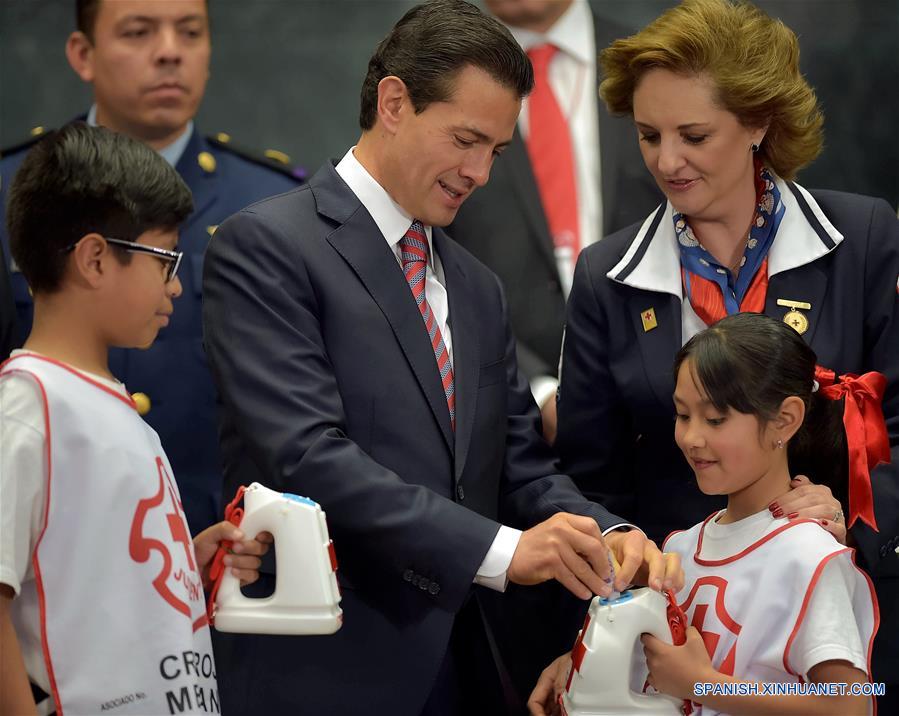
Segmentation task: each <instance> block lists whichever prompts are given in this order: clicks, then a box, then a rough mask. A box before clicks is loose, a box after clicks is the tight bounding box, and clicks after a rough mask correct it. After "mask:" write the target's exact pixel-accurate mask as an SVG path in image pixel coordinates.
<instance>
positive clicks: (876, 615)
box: [783, 547, 880, 716]
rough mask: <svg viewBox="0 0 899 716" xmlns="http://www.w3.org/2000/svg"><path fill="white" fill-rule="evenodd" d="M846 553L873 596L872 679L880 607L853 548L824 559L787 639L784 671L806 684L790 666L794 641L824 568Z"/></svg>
mask: <svg viewBox="0 0 899 716" xmlns="http://www.w3.org/2000/svg"><path fill="white" fill-rule="evenodd" d="M846 552H848V553H849V557H850V559H851V560H852V566H853V567H855V569H856V571H857V572H858V573H859V574H861V575H862V576H863V577H864V578H865V584H867V585H868V591H869V593H870V596H871V606H872V608H873V610H874V627H873V628H872V629H871V636H870V638H869V639H868V648H867V650H866V653H865V660H866V670H867V674H866V675H867V677H868V679H869V680H871V679H872V675H871V654H872V652H873V651H874V637H875V636H876V635H877V631H878V630H879V629H880V605H879V604H878V603H877V594H876V592H875V591H874V583H873V582H872V581H871V578H870V577H869V576H868V574H867V573H866V572H865V571H864V570H863V569H859V566H858V564H856V561H855V555H856V551H855V550H854V549H852V548H851V547H846V548H845V549H841V550H840V551H838V552H834V553H833V554H830V555H828V556H827V557H825V558H824V559H822V560H821V563H820V564H819V565H818V566H817V568H816V569H815V573H814V574H813V575H812V579H811V581H810V582H809V586H808V589H807V590H806V592H805V597H804V598H803V600H802V608H801V609H800V610H799V616H798V617H797V618H796V624H795V626H794V627H793V630H792V631H791V632H790V637H789V639H787V644H786V646H785V647H784V653H783V665H784V669H786V670H787V673H789V674H793V676H796V677H797V678H798V679H799V680H800V681H802V682H805V679H803V678H802V676H800V675H799V674H797V673H796V672H795V671H794V670H793V669H792V668H790V665H789V662H788V655H789V653H790V647H792V646H793V641H794V640H795V638H796V635H797V634H798V633H799V628H800V627H801V626H802V620H803V619H804V618H805V612H806V609H807V608H808V603H809V601H811V597H812V593H813V592H814V591H815V586H816V585H817V583H818V579H819V578H820V576H821V573H822V572H823V571H824V567H826V566H827V563H828V562H830V560H831V559H833V558H834V557H837V556H838V555H841V554H845V553H846ZM871 702H872V703H873V704H874V710H873V712H872V713H873V714H875V716H876V714H877V699H875V698H874V697H873V696H872V697H871Z"/></svg>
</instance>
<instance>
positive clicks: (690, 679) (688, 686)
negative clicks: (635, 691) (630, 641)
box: [640, 626, 717, 699]
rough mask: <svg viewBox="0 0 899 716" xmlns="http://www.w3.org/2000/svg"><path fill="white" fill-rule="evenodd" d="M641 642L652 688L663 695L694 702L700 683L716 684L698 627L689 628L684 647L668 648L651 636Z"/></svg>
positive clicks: (670, 646)
mask: <svg viewBox="0 0 899 716" xmlns="http://www.w3.org/2000/svg"><path fill="white" fill-rule="evenodd" d="M640 639H641V640H642V642H643V653H644V654H645V655H646V665H647V666H648V667H649V677H648V678H647V680H648V681H649V685H650V686H652V687H653V688H654V689H656V690H657V691H661V692H662V693H663V694H668V695H669V696H674V697H676V698H679V699H692V698H693V697H694V696H695V694H694V693H693V685H694V684H695V683H696V682H697V681H713V680H714V677H715V676H717V672H716V671H715V667H714V666H712V661H711V659H709V653H708V651H706V648H705V642H703V640H702V636H701V635H700V634H699V632H698V631H697V630H696V627H692V626H691V627H687V641H686V642H685V643H684V644H683V645H682V646H672V645H671V644H666V643H665V642H664V641H662V640H661V639H656V638H655V637H654V636H652V635H651V634H644V635H643V636H641V637H640Z"/></svg>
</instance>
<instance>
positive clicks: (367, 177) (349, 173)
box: [335, 146, 434, 270]
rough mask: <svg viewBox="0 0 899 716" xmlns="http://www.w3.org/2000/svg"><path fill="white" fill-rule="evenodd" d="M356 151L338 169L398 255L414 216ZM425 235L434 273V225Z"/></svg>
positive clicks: (342, 161) (427, 229)
mask: <svg viewBox="0 0 899 716" xmlns="http://www.w3.org/2000/svg"><path fill="white" fill-rule="evenodd" d="M354 149H356V147H355V146H354V147H350V149H349V151H347V153H346V154H344V155H343V159H341V160H340V162H339V163H338V164H337V166H336V167H335V169H336V171H337V173H338V174H339V175H340V178H341V179H343V180H344V181H345V182H346V185H347V186H348V187H349V188H350V190H351V191H352V192H353V193H354V194H355V195H356V198H358V199H359V201H360V202H361V203H362V206H364V207H365V209H366V211H368V213H369V214H370V215H371V218H372V219H374V222H375V224H377V226H378V229H380V231H381V234H382V235H383V236H384V238H385V239H386V240H387V243H388V245H389V246H390V248H391V249H393V250H394V252H396V245H397V244H398V243H399V242H400V239H402V238H403V236H405V234H406V231H408V230H409V227H410V226H412V221H413V217H412V216H411V215H410V214H409V213H408V212H406V211H405V210H403V208H402V207H401V206H400V205H399V204H397V203H396V202H395V201H394V200H393V199H392V198H391V197H390V194H388V193H387V190H386V189H385V188H384V187H382V186H381V185H380V184H378V182H377V181H376V180H375V178H374V177H373V176H372V175H371V174H369V173H368V170H367V169H366V168H365V167H364V166H362V164H361V163H360V162H359V160H358V159H356V155H355V154H354V153H353V150H354ZM425 234H427V237H428V243H429V244H431V247H432V250H431V251H428V263H429V264H430V265H431V269H432V270H433V269H434V251H433V243H432V242H431V227H430V226H425Z"/></svg>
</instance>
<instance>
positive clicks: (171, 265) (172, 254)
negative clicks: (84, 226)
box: [63, 236, 184, 283]
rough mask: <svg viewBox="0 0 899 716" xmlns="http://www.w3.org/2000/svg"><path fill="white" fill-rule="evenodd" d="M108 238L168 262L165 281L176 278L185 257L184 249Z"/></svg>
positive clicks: (128, 249) (69, 247) (73, 246)
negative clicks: (172, 248)
mask: <svg viewBox="0 0 899 716" xmlns="http://www.w3.org/2000/svg"><path fill="white" fill-rule="evenodd" d="M103 238H104V239H105V240H106V243H107V244H112V245H113V246H121V247H122V248H123V249H124V250H125V251H128V252H129V253H132V254H149V255H150V256H153V257H155V258H157V259H159V260H160V261H164V262H166V263H167V264H168V268H167V270H166V274H165V281H166V283H169V282H171V281H174V280H175V276H176V275H177V274H178V267H179V266H181V259H182V258H184V252H183V251H169V250H168V249H160V248H158V247H156V246H147V245H146V244H139V243H137V242H136V241H125V240H124V239H112V238H110V237H108V236H104V237H103ZM78 243H79V242H77V241H76V242H75V243H74V244H72V245H71V246H66V248H65V249H63V253H68V252H69V251H73V250H74V249H75V247H76V246H78Z"/></svg>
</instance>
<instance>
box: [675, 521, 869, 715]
mask: <svg viewBox="0 0 899 716" xmlns="http://www.w3.org/2000/svg"><path fill="white" fill-rule="evenodd" d="M716 514H717V513H716ZM716 514H713V515H712V516H711V517H709V518H708V519H706V520H705V521H704V522H702V523H701V524H698V525H695V526H694V527H692V528H691V529H689V530H687V531H685V532H675V533H674V534H672V535H670V536H669V537H668V539H667V540H665V544H664V548H663V549H664V550H665V551H668V552H677V553H678V554H679V555H680V557H681V562H682V564H683V567H684V577H685V581H684V588H683V589H682V590H681V591H680V592H678V594H677V602H678V604H679V605H680V607H681V608H682V609H683V610H684V611H685V612H686V614H687V621H688V622H689V623H690V624H691V625H692V626H694V627H696V629H698V630H699V632H700V633H701V634H702V635H703V640H704V641H705V644H706V649H708V651H709V656H710V658H711V660H712V665H713V666H714V667H715V669H716V670H718V671H720V672H721V673H723V674H727V675H729V676H733V677H735V678H737V679H739V680H741V681H755V682H758V683H766V682H768V683H789V682H801V681H803V680H804V678H803V676H802V674H799V673H798V670H797V668H795V667H794V666H793V665H792V664H790V660H789V649H790V646H791V644H792V643H793V638H794V637H795V636H796V634H797V633H798V631H799V627H800V626H801V624H802V620H803V617H804V616H805V605H806V603H807V600H808V598H809V597H810V596H811V594H812V590H814V588H815V585H816V582H817V579H818V576H819V575H820V574H821V571H822V570H823V568H824V566H825V564H826V563H827V562H828V561H829V560H831V559H846V560H850V561H852V560H853V550H852V549H850V548H848V547H843V546H842V545H840V544H838V543H837V542H836V541H835V540H834V539H833V538H832V537H831V536H830V535H829V534H828V533H827V532H825V531H824V530H823V529H822V528H821V526H820V525H818V524H817V523H816V522H815V521H813V520H799V521H796V522H789V523H787V524H784V525H781V526H779V527H777V528H776V529H773V530H771V531H770V532H768V533H767V534H766V535H764V536H763V537H761V538H760V539H758V540H757V541H755V542H754V543H752V544H751V545H749V546H748V547H747V548H746V549H744V550H742V551H741V552H740V553H738V554H735V555H731V556H729V557H727V558H726V559H719V560H705V559H703V558H702V557H701V556H700V555H701V554H702V536H703V531H704V529H705V526H706V524H707V523H708V521H709V520H710V519H712V518H713V517H715V516H716ZM852 563H853V566H854V561H853V562H852ZM851 571H852V574H853V575H854V577H855V579H856V580H857V581H856V584H854V585H851V587H852V588H851V589H850V593H851V595H852V608H853V612H854V613H853V614H846V615H845V616H846V618H847V619H854V620H855V621H856V623H857V624H858V629H859V634H860V635H861V638H862V644H863V645H864V646H865V647H867V654H868V659H869V668H868V674H869V676H870V673H871V671H870V654H871V648H870V647H871V641H872V640H873V638H874V632H875V631H876V622H877V611H876V606H875V604H876V598H875V596H874V590H873V587H872V586H871V582H870V580H869V579H868V577H867V576H866V575H865V574H864V573H863V572H861V570H859V569H858V568H857V567H856V568H855V569H853V570H851ZM699 713H700V714H702V716H709V715H710V714H718V713H719V712H718V711H714V710H712V709H710V708H705V707H701V708H700V709H699Z"/></svg>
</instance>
